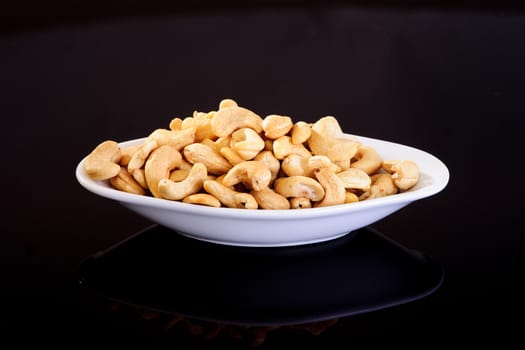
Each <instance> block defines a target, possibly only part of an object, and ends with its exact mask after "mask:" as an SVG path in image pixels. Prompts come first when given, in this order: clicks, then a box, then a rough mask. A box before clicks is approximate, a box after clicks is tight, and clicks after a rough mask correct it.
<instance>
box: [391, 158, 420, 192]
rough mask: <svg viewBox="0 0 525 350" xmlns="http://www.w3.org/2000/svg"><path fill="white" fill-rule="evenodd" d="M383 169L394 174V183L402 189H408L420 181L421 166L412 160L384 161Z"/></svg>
mask: <svg viewBox="0 0 525 350" xmlns="http://www.w3.org/2000/svg"><path fill="white" fill-rule="evenodd" d="M382 167H383V169H385V170H386V171H388V172H389V173H390V174H392V179H393V180H394V184H395V185H396V186H397V188H399V190H400V191H406V190H408V189H410V188H412V187H413V186H414V185H416V184H417V183H418V181H419V167H418V166H417V164H416V163H414V162H413V161H411V160H401V161H400V160H388V161H384V162H383V166H382Z"/></svg>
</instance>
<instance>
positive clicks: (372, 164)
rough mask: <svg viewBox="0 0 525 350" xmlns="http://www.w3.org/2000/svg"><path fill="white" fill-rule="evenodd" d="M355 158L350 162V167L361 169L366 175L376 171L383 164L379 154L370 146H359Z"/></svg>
mask: <svg viewBox="0 0 525 350" xmlns="http://www.w3.org/2000/svg"><path fill="white" fill-rule="evenodd" d="M355 157H356V158H357V160H356V161H354V162H352V163H351V164H350V167H351V168H358V169H361V170H363V171H364V172H365V173H367V174H368V175H370V174H373V173H375V172H376V171H378V170H379V169H380V168H381V165H382V164H383V160H382V159H381V156H380V155H379V153H377V151H376V150H375V149H373V148H372V147H370V146H364V145H360V146H359V148H358V150H357V153H356V154H355Z"/></svg>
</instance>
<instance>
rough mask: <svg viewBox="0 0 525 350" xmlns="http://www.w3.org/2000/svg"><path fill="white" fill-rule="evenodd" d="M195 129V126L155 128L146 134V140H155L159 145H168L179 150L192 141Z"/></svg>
mask: <svg viewBox="0 0 525 350" xmlns="http://www.w3.org/2000/svg"><path fill="white" fill-rule="evenodd" d="M196 130H197V128H196V127H190V128H186V129H181V130H168V129H156V130H154V131H153V132H152V133H151V134H150V135H149V136H148V140H153V141H155V142H157V144H158V145H159V146H163V145H169V146H171V147H173V148H175V149H176V150H177V151H180V150H181V149H183V148H184V147H185V146H187V145H189V144H190V143H193V142H194V140H195V132H196Z"/></svg>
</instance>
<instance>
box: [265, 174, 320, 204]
mask: <svg viewBox="0 0 525 350" xmlns="http://www.w3.org/2000/svg"><path fill="white" fill-rule="evenodd" d="M274 190H275V192H277V193H279V194H280V195H281V196H284V197H286V198H290V197H304V198H308V199H309V200H311V201H313V202H317V201H320V200H322V199H323V197H324V195H325V191H324V188H323V186H321V184H320V183H319V182H317V181H316V180H314V179H312V178H311V177H307V176H300V175H298V176H288V177H280V178H277V179H276V180H275V181H274Z"/></svg>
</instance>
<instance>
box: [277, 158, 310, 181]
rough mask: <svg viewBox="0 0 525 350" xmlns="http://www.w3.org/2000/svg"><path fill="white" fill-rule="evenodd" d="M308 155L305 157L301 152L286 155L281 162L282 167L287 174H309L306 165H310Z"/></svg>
mask: <svg viewBox="0 0 525 350" xmlns="http://www.w3.org/2000/svg"><path fill="white" fill-rule="evenodd" d="M308 159H309V158H307V157H303V156H301V155H299V154H290V155H288V156H286V158H284V159H283V161H282V162H281V169H283V172H284V173H285V174H286V175H287V176H297V175H301V176H307V175H306V172H307V171H306V167H307V165H308Z"/></svg>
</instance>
